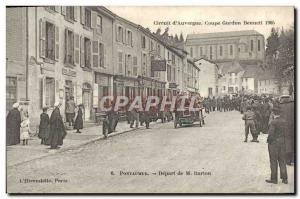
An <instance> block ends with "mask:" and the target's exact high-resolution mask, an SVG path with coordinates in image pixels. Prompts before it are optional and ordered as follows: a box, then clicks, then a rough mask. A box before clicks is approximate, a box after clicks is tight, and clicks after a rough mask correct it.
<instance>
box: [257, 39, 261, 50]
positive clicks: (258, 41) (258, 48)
mask: <svg viewBox="0 0 300 199" xmlns="http://www.w3.org/2000/svg"><path fill="white" fill-rule="evenodd" d="M257 50H258V51H260V40H257Z"/></svg>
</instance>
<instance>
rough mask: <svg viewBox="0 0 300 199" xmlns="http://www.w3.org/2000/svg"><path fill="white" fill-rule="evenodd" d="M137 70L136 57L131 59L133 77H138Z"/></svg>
mask: <svg viewBox="0 0 300 199" xmlns="http://www.w3.org/2000/svg"><path fill="white" fill-rule="evenodd" d="M137 70H138V68H137V57H133V70H132V73H133V75H134V76H137V75H138V71H137Z"/></svg>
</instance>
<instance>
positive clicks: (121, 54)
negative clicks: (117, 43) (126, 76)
mask: <svg viewBox="0 0 300 199" xmlns="http://www.w3.org/2000/svg"><path fill="white" fill-rule="evenodd" d="M118 61H119V73H120V74H122V73H123V53H122V52H118Z"/></svg>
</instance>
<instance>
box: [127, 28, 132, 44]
mask: <svg viewBox="0 0 300 199" xmlns="http://www.w3.org/2000/svg"><path fill="white" fill-rule="evenodd" d="M127 44H128V45H130V46H133V44H132V32H131V31H130V30H128V31H127Z"/></svg>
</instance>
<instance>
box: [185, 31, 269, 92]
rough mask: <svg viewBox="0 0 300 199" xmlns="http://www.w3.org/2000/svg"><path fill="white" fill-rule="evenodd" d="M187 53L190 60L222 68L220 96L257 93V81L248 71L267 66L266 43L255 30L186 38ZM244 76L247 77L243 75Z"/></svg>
mask: <svg viewBox="0 0 300 199" xmlns="http://www.w3.org/2000/svg"><path fill="white" fill-rule="evenodd" d="M186 50H187V51H188V52H189V57H190V58H193V59H201V58H205V59H207V60H209V61H213V62H215V63H216V64H217V65H218V66H219V69H220V72H219V73H220V74H221V78H220V79H219V81H218V82H219V85H218V91H219V92H218V94H222V95H225V94H229V93H239V92H252V93H253V92H254V93H257V91H258V90H257V81H258V78H257V76H255V75H253V73H252V72H250V73H251V75H252V76H251V77H250V76H249V74H250V73H249V72H247V71H252V69H251V67H254V68H255V69H257V68H259V67H260V66H261V65H262V64H264V61H265V42H264V36H263V35H262V34H260V33H258V32H257V31H254V30H246V31H231V32H217V33H203V34H190V35H187V39H186ZM244 73H245V75H246V76H247V77H245V76H243V75H244ZM201 78H202V77H201V76H200V79H201ZM204 78H205V77H204ZM246 79H247V80H246ZM248 79H249V83H248ZM252 80H253V82H252V83H250V82H251V81H252ZM246 84H249V85H246ZM207 89H208V88H207Z"/></svg>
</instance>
